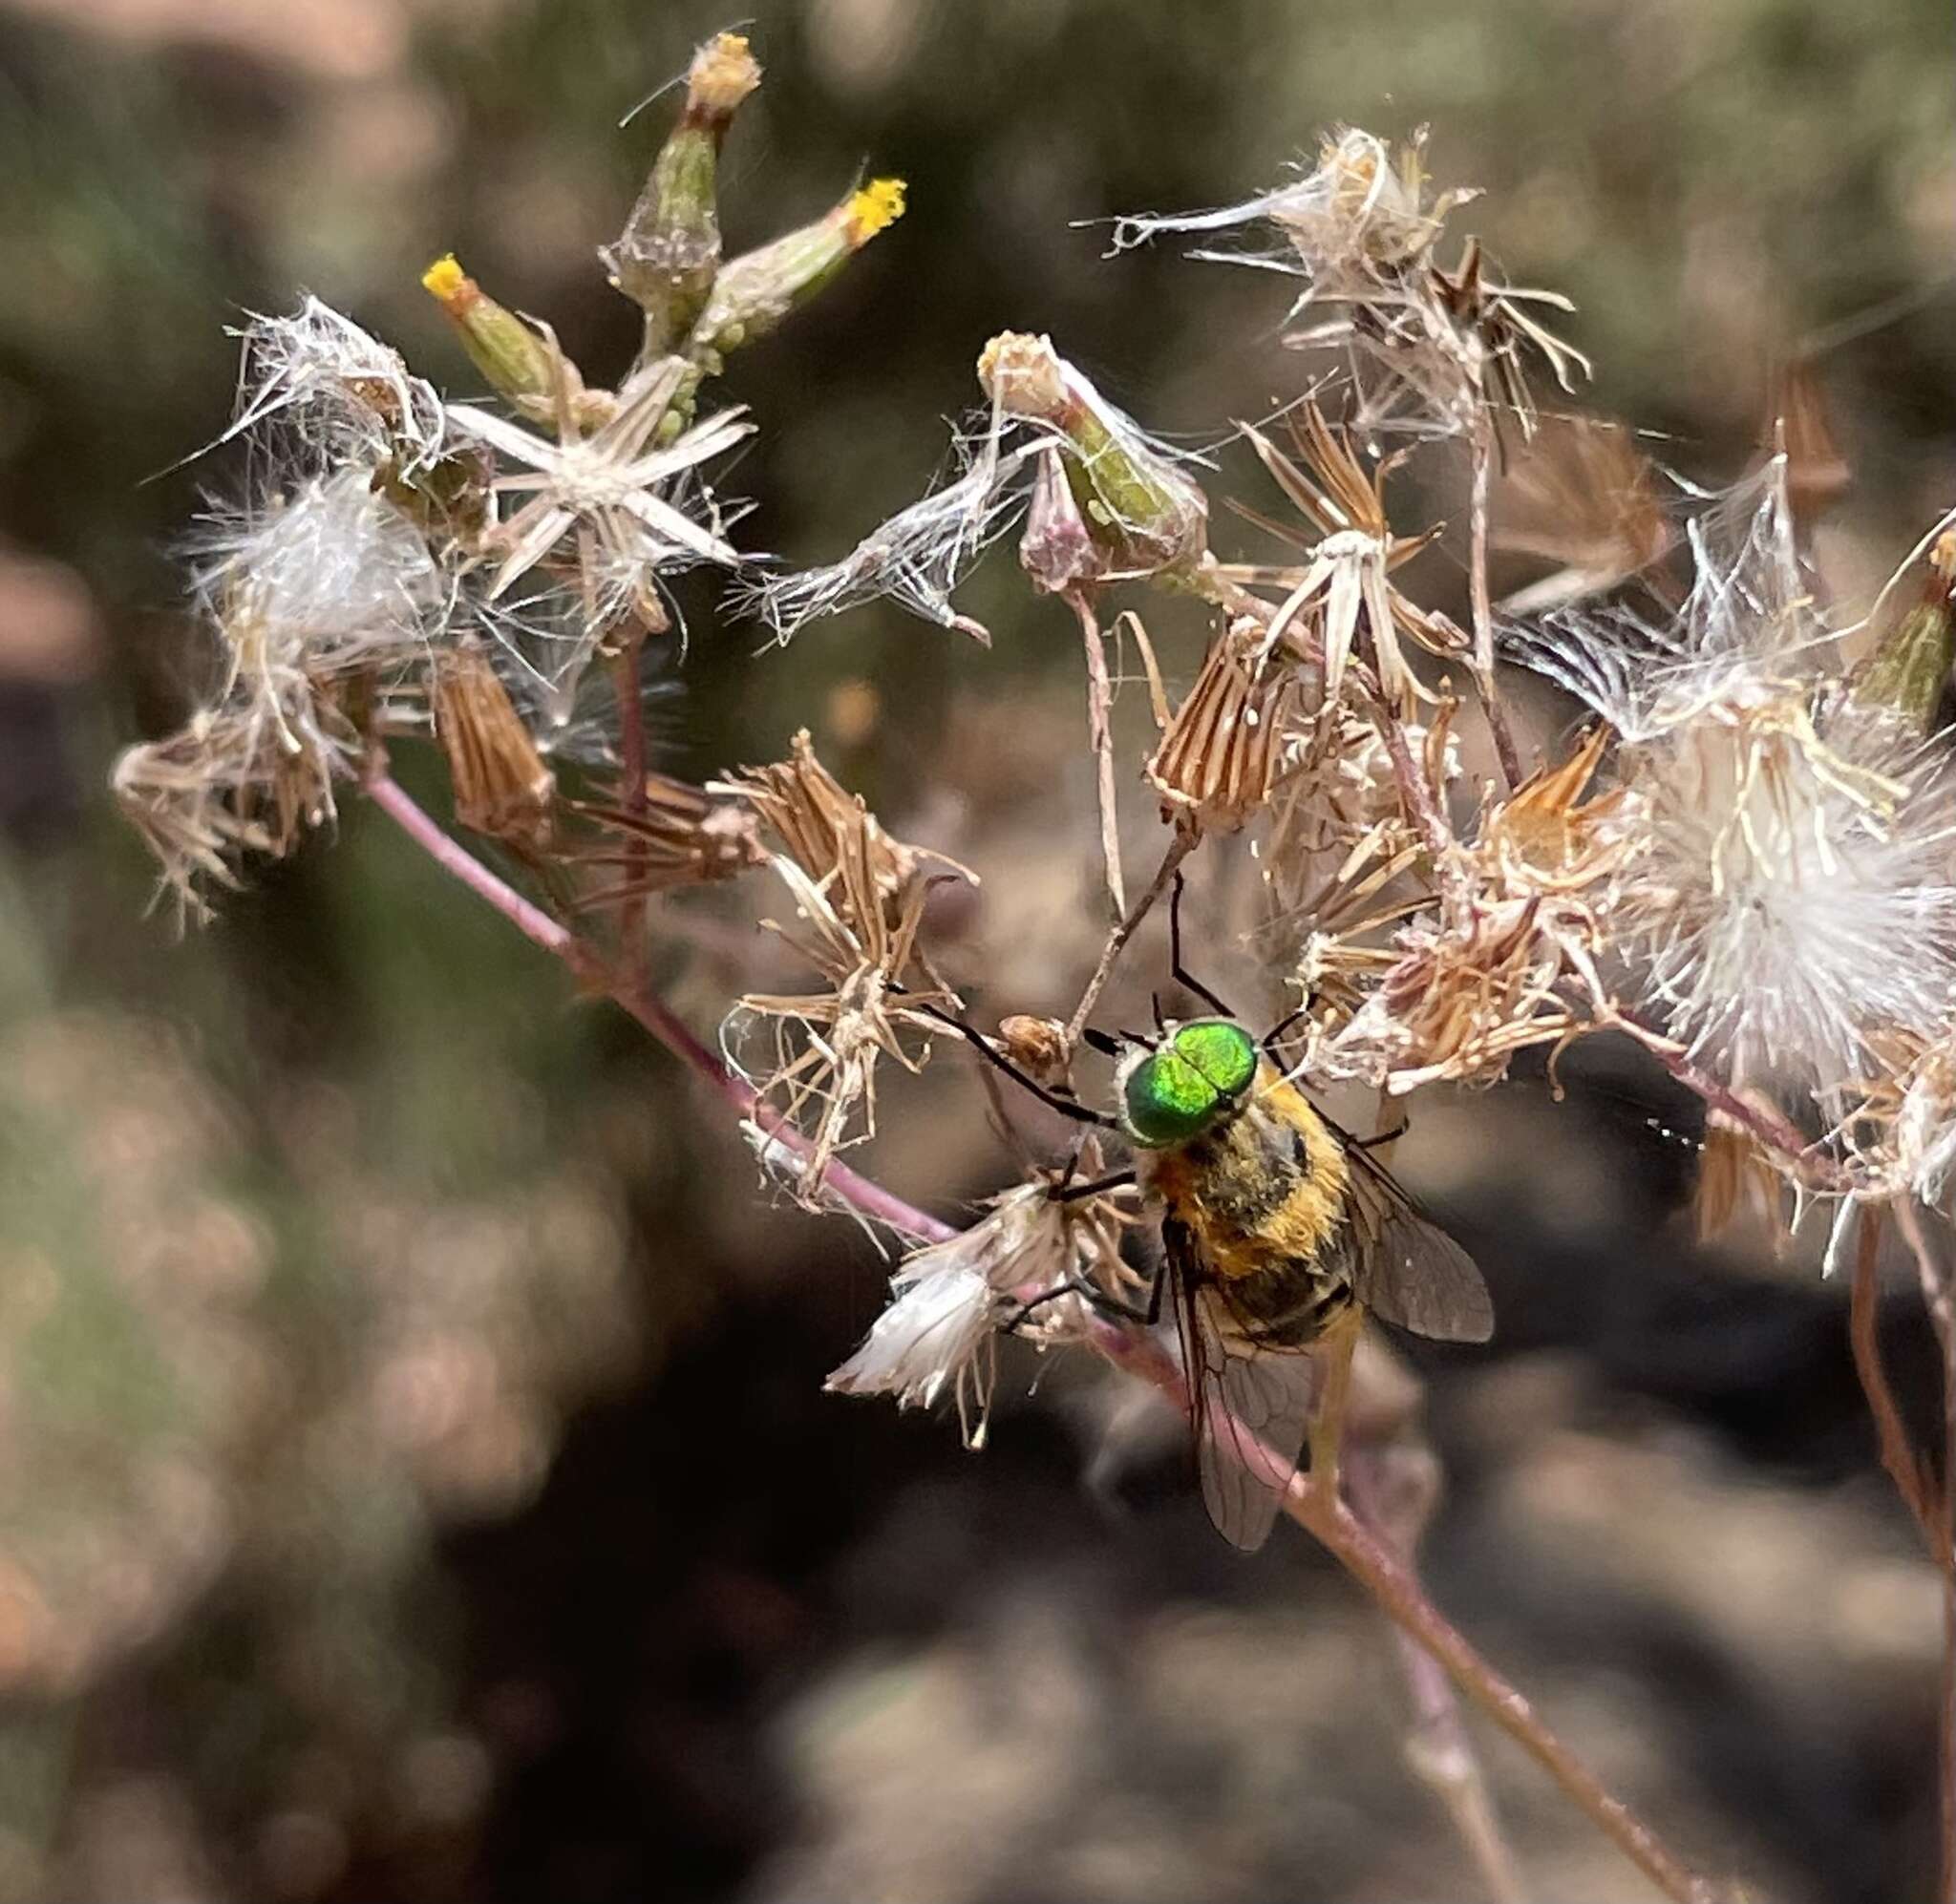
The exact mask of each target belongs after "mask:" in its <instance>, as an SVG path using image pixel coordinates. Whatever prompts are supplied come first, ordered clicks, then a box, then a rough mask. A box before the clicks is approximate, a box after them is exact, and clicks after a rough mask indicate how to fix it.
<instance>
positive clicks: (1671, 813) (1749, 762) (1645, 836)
mask: <svg viewBox="0 0 1956 1904" xmlns="http://www.w3.org/2000/svg"><path fill="white" fill-rule="evenodd" d="M1619 765H1620V769H1621V772H1622V773H1623V775H1624V778H1625V782H1626V785H1627V786H1628V788H1629V789H1630V791H1631V793H1632V799H1631V801H1630V803H1629V804H1627V805H1626V808H1625V810H1624V824H1626V825H1627V826H1630V827H1632V828H1634V829H1635V831H1636V834H1637V836H1638V838H1639V851H1638V855H1637V857H1636V860H1635V861H1634V864H1633V867H1632V871H1631V874H1630V877H1629V878H1627V879H1626V882H1625V885H1624V890H1623V897H1622V899H1621V901H1620V904H1619V907H1618V911H1617V930H1618V937H1619V942H1620V943H1621V944H1622V945H1623V946H1624V947H1625V949H1626V950H1627V951H1628V952H1629V953H1630V954H1631V956H1632V959H1633V962H1634V963H1635V966H1636V968H1637V971H1638V974H1639V977H1640V980H1641V983H1642V984H1643V986H1644V988H1645V989H1646V991H1647V993H1648V997H1649V999H1650V1001H1651V1002H1652V1003H1653V1004H1654V1005H1657V1006H1658V1007H1659V1008H1660V1009H1661V1010H1662V1012H1663V1014H1664V1016H1665V1018H1666V1020H1667V1022H1668V1024H1669V1028H1670V1029H1671V1031H1672V1032H1673V1033H1674V1035H1676V1036H1677V1037H1679V1038H1681V1039H1683V1040H1684V1041H1686V1042H1687V1043H1688V1044H1689V1045H1690V1047H1692V1049H1693V1051H1694V1053H1695V1054H1696V1055H1697V1056H1699V1057H1700V1058H1701V1059H1703V1060H1705V1061H1707V1062H1709V1063H1712V1064H1714V1065H1716V1066H1717V1067H1718V1068H1721V1069H1722V1070H1723V1071H1725V1072H1726V1073H1727V1074H1728V1075H1730V1076H1732V1077H1734V1078H1740V1079H1755V1080H1762V1081H1763V1080H1770V1079H1783V1080H1785V1081H1788V1082H1793V1083H1797V1084H1799V1085H1801V1086H1805V1087H1808V1088H1812V1089H1815V1090H1819V1091H1821V1092H1822V1093H1823V1095H1827V1094H1831V1093H1833V1092H1836V1091H1847V1090H1851V1089H1852V1088H1853V1087H1854V1086H1855V1085H1856V1084H1857V1083H1858V1082H1860V1081H1864V1080H1866V1079H1868V1078H1870V1077H1872V1076H1874V1075H1876V1074H1877V1072H1878V1070H1879V1068H1880V1063H1881V1061H1880V1058H1879V1057H1878V1055H1877V1052H1876V1049H1875V1046H1876V1044H1878V1043H1879V1042H1880V1041H1881V1040H1882V1037H1883V1035H1884V1034H1886V1033H1890V1032H1901V1033H1904V1034H1908V1035H1911V1036H1916V1037H1924V1038H1927V1037H1933V1036H1934V1035H1935V1033H1936V1031H1937V1029H1938V1027H1940V1026H1944V1025H1945V1024H1946V1023H1947V1022H1948V1019H1949V1015H1950V1011H1951V1007H1952V1005H1956V883H1952V880H1956V779H1952V776H1951V774H1950V772H1949V771H1948V769H1947V768H1946V766H1945V763H1944V761H1943V759H1942V757H1941V755H1940V753H1939V752H1936V751H1931V750H1929V749H1926V748H1924V746H1923V745H1922V743H1921V742H1920V741H1919V740H1917V739H1916V738H1915V737H1914V736H1912V735H1911V734H1910V733H1908V732H1907V730H1905V729H1903V726H1902V724H1901V723H1900V722H1898V721H1896V720H1894V719H1893V718H1892V717H1890V716H1888V715H1887V714H1886V713H1885V712H1883V711H1882V710H1879V709H1860V708H1857V707H1856V706H1855V705H1854V704H1853V703H1851V702H1849V701H1847V700H1846V698H1845V697H1844V695H1842V694H1840V693H1839V692H1838V691H1837V690H1833V689H1827V690H1822V691H1821V692H1820V693H1819V695H1818V697H1814V696H1809V695H1806V694H1802V693H1798V692H1792V693H1788V694H1786V695H1784V696H1782V697H1781V698H1779V699H1777V700H1755V701H1754V703H1753V704H1752V705H1750V706H1741V705H1739V704H1737V703H1736V702H1733V701H1730V700H1728V701H1726V702H1723V703H1720V704H1715V705H1713V706H1712V707H1709V708H1707V709H1705V710H1704V711H1703V712H1702V713H1701V714H1699V715H1698V716H1697V717H1695V718H1692V719H1688V720H1685V721H1682V722H1679V723H1677V724H1675V725H1673V726H1671V727H1669V728H1668V729H1666V730H1661V731H1659V732H1657V733H1654V734H1652V735H1650V736H1649V737H1648V738H1646V739H1643V740H1640V741H1637V742H1634V743H1629V744H1626V746H1625V747H1624V748H1623V750H1622V751H1621V753H1620V755H1619Z"/></svg>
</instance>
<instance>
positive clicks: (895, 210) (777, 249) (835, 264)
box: [690, 179, 904, 370]
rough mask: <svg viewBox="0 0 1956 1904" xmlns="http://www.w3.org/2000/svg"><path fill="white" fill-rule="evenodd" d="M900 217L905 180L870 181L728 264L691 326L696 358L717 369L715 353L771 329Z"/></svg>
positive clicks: (731, 348) (710, 367)
mask: <svg viewBox="0 0 1956 1904" xmlns="http://www.w3.org/2000/svg"><path fill="white" fill-rule="evenodd" d="M903 215H904V181H903V180H901V179H872V180H870V181H869V183H868V184H866V185H864V186H863V187H862V188H861V190H860V191H856V192H851V193H850V194H849V196H848V197H847V198H846V199H844V200H843V201H842V202H841V203H840V205H838V206H837V207H836V208H835V210H834V211H832V212H830V213H829V215H828V216H827V217H826V218H821V219H818V220H817V221H816V222H815V223H813V224H809V225H803V226H802V227H801V229H800V230H799V231H791V232H789V233H788V234H787V236H786V237H785V238H777V239H776V240H775V242H774V243H772V244H763V245H761V246H760V247H759V248H758V249H757V250H754V251H750V252H748V253H747V255H746V256H745V257H743V258H736V259H734V260H733V263H732V264H727V265H724V266H723V267H722V268H721V271H720V274H719V276H718V277H717V278H716V279H715V280H714V281H713V288H712V295H711V296H710V297H709V298H708V299H707V304H706V308H705V309H704V310H703V311H702V312H701V313H700V317H699V322H698V323H697V324H696V325H694V326H693V330H692V342H691V347H690V348H691V355H692V356H693V358H694V359H695V360H696V361H699V362H703V363H705V364H706V366H707V368H708V369H709V370H716V369H717V368H718V365H717V359H719V358H720V357H723V356H724V355H725V354H726V353H727V352H728V351H729V350H735V349H739V348H740V346H741V345H743V344H746V343H750V342H752V341H753V340H754V339H755V338H756V337H763V336H765V335H766V334H767V333H768V332H769V331H770V330H772V329H774V328H775V327H776V325H777V324H779V323H780V321H781V320H782V318H784V317H786V316H787V314H788V313H789V312H790V311H791V310H793V309H795V308H796V307H797V306H800V305H804V304H806V303H807V302H808V301H809V299H810V298H812V297H814V296H815V294H816V293H817V292H818V291H819V290H820V289H821V287H822V286H824V285H826V284H827V283H828V282H829V280H830V279H831V278H833V277H834V276H835V275H836V273H837V272H838V271H839V270H840V269H841V267H842V266H843V265H844V264H847V263H848V261H849V259H850V258H852V257H853V256H854V255H855V254H856V253H857V252H858V251H861V249H862V247H863V246H864V245H865V244H867V243H869V241H870V240H871V239H872V238H874V237H875V236H876V235H877V233H878V232H880V231H883V230H886V229H887V228H888V227H889V226H890V225H892V224H894V223H895V222H897V220H898V219H900V218H902V217H903Z"/></svg>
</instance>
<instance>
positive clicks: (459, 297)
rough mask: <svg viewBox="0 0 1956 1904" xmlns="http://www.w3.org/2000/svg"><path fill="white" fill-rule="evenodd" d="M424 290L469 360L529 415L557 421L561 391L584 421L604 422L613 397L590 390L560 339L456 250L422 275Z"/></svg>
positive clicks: (534, 417) (489, 381) (589, 422)
mask: <svg viewBox="0 0 1956 1904" xmlns="http://www.w3.org/2000/svg"><path fill="white" fill-rule="evenodd" d="M421 284H422V287H423V288H424V289H425V290H426V291H427V292H428V294H429V296H430V297H432V298H433V299H434V300H435V302H436V304H438V305H439V306H440V307H442V309H443V310H444V311H446V312H447V313H448V318H449V322H450V323H452V324H453V325H454V326H455V328H456V330H457V334H458V335H459V336H460V338H461V340H462V349H464V350H466V351H467V352H468V353H469V360H470V362H471V363H473V364H474V365H475V367H476V368H477V370H480V371H481V373H482V376H483V379H484V381H485V382H487V383H488V385H489V387H490V388H491V389H492V390H494V391H496V392H497V394H498V395H500V396H504V397H507V398H508V399H509V401H510V403H511V404H512V405H513V406H514V407H515V408H516V409H517V410H519V411H521V413H522V414H523V415H525V416H528V417H530V418H532V419H534V420H535V421H537V422H543V423H547V422H550V421H552V420H554V418H555V417H556V414H557V404H558V398H559V393H560V391H563V392H564V393H566V394H567V395H568V396H569V398H570V400H571V403H572V405H573V406H574V409H575V411H576V413H577V416H578V419H579V421H580V422H582V423H584V424H585V425H587V426H589V425H592V424H595V423H599V422H602V421H603V420H604V418H605V415H606V413H608V411H609V399H608V398H606V397H604V396H603V395H602V394H601V393H598V392H594V391H585V386H584V379H583V378H582V377H581V376H580V375H579V374H578V370H577V366H576V365H574V364H573V363H571V361H570V360H569V359H568V358H567V357H565V356H564V354H563V349H561V348H560V347H559V345H558V344H557V341H556V340H555V339H554V338H552V337H550V336H548V335H547V334H546V333H545V332H544V331H542V330H541V329H539V328H538V327H537V326H535V325H533V324H530V323H528V322H526V321H525V320H524V319H522V318H521V317H519V316H518V315H517V314H516V312H515V311H513V310H510V309H508V308H506V307H504V306H502V305H500V304H498V303H497V302H496V300H495V299H494V298H492V297H491V296H490V295H489V294H488V292H487V291H485V290H484V289H483V288H482V287H481V286H480V285H478V284H477V282H476V281H475V279H473V278H472V277H470V276H469V275H468V273H467V272H466V271H464V270H463V269H462V267H461V265H460V264H458V263H457V260H456V256H455V254H454V252H450V253H448V254H447V255H446V256H445V257H441V258H437V259H436V261H435V262H434V264H431V265H429V267H428V268H427V269H426V270H425V271H423V272H422V273H421Z"/></svg>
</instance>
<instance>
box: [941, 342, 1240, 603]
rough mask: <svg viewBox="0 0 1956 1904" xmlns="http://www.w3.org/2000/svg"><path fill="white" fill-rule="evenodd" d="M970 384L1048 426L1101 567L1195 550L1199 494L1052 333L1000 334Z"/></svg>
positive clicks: (1199, 532)
mask: <svg viewBox="0 0 1956 1904" xmlns="http://www.w3.org/2000/svg"><path fill="white" fill-rule="evenodd" d="M978 381H979V382H980V383H981V384H982V385H983V386H984V388H985V393H986V395H987V396H989V397H990V398H991V400H992V402H993V403H994V404H996V405H997V406H998V408H999V410H1000V411H1001V412H1002V413H1003V414H1005V415H1007V416H1018V417H1025V418H1028V419H1029V420H1031V421H1032V422H1035V423H1043V424H1045V425H1047V426H1048V427H1050V428H1051V429H1052V430H1053V431H1054V432H1055V433H1057V434H1058V436H1059V438H1060V447H1061V450H1062V452H1063V461H1064V463H1065V468H1066V479H1067V485H1068V487H1069V488H1070V489H1071V490H1072V492H1073V497H1074V502H1075V504H1076V505H1077V506H1078V511H1079V515H1080V517H1081V518H1083V521H1084V526H1085V527H1086V529H1087V532H1088V533H1089V534H1090V535H1091V536H1092V537H1093V539H1094V540H1095V542H1096V543H1097V544H1099V546H1100V547H1101V548H1102V549H1103V550H1104V551H1105V552H1106V554H1107V556H1108V557H1109V558H1110V561H1109V563H1108V566H1109V567H1110V568H1112V569H1115V570H1121V571H1126V572H1128V573H1130V574H1133V573H1139V574H1144V575H1154V574H1158V573H1159V572H1160V571H1162V570H1164V569H1172V568H1180V567H1181V566H1183V565H1185V564H1187V563H1189V562H1192V561H1195V560H1196V559H1197V558H1198V557H1199V556H1201V553H1202V550H1203V547H1204V546H1205V542H1206V529H1207V523H1208V505H1207V503H1206V502H1205V501H1204V499H1203V497H1202V493H1201V490H1199V489H1198V488H1197V487H1196V486H1195V484H1193V483H1192V482H1190V481H1189V480H1188V478H1187V477H1186V476H1183V475H1182V474H1181V472H1180V470H1178V469H1176V467H1175V466H1174V464H1173V463H1172V462H1170V460H1169V459H1168V457H1167V456H1166V455H1164V454H1163V453H1162V452H1161V451H1160V450H1159V449H1158V448H1157V447H1156V446H1155V445H1154V444H1153V443H1151V442H1150V441H1149V440H1148V438H1147V436H1146V435H1145V434H1144V433H1143V432H1142V431H1141V430H1140V429H1139V428H1138V427H1137V425H1136V424H1134V423H1133V422H1132V421H1130V420H1129V419H1128V418H1127V417H1125V416H1123V415H1121V413H1119V412H1118V411H1117V410H1116V409H1115V408H1114V406H1113V405H1112V404H1110V403H1109V402H1107V400H1106V399H1105V398H1104V397H1102V396H1101V394H1100V393H1099V391H1096V390H1095V388H1094V386H1093V385H1092V384H1091V383H1089V382H1088V381H1087V379H1086V378H1085V377H1083V376H1082V375H1081V374H1080V373H1079V371H1078V370H1075V369H1074V367H1073V366H1072V365H1071V364H1069V363H1068V362H1067V361H1066V359H1065V358H1063V357H1061V356H1060V355H1059V354H1058V353H1057V352H1056V351H1055V350H1054V349H1053V348H1052V341H1051V339H1049V338H1045V337H1033V336H1031V335H1029V334H1028V333H1026V332H1024V331H1015V330H1008V331H1002V332H1001V333H1000V334H999V335H998V336H996V337H994V338H993V339H992V340H991V342H990V343H989V344H988V345H987V346H986V347H985V349H984V351H983V353H982V354H981V355H980V357H979V359H978Z"/></svg>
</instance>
